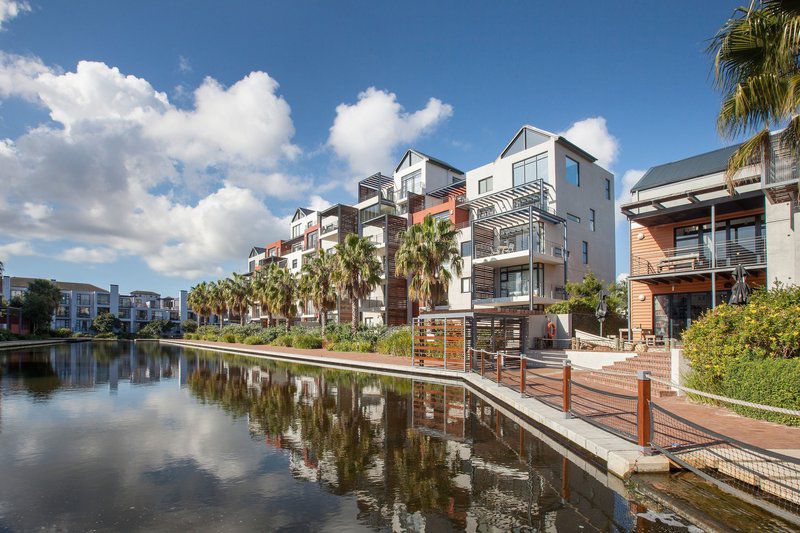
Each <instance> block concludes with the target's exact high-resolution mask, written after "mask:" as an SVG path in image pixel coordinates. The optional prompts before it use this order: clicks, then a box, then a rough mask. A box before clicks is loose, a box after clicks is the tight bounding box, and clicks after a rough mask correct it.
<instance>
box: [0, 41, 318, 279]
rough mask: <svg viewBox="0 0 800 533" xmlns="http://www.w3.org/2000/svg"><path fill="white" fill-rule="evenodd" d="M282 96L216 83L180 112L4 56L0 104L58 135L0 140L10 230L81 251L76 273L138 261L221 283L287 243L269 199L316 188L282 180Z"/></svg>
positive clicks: (271, 89) (96, 77) (151, 93)
mask: <svg viewBox="0 0 800 533" xmlns="http://www.w3.org/2000/svg"><path fill="white" fill-rule="evenodd" d="M277 90H278V83H277V82H276V81H275V80H273V79H272V78H271V77H270V76H269V75H268V74H266V73H263V72H252V73H250V74H249V75H248V76H246V77H245V78H243V79H241V80H239V81H238V82H236V83H234V84H233V85H232V86H230V87H228V88H225V87H223V86H222V85H220V84H219V83H218V82H217V81H215V80H213V79H211V78H207V79H206V80H204V81H203V83H202V84H201V85H200V87H198V88H197V89H196V90H195V91H194V106H193V107H192V108H190V109H178V108H176V107H175V106H173V105H172V103H171V102H170V101H169V99H168V97H167V95H166V94H165V93H162V92H159V91H157V90H156V89H155V88H154V87H153V86H152V85H151V84H150V83H149V82H148V81H147V80H145V79H143V78H139V77H136V76H131V75H125V74H123V73H122V72H120V71H119V69H117V68H113V67H109V66H108V65H106V64H104V63H97V62H89V61H82V62H80V63H79V64H78V65H77V67H76V69H75V70H74V71H72V72H66V73H61V72H60V71H59V70H58V69H55V68H51V67H48V66H45V65H44V64H43V63H42V62H41V61H40V60H39V59H37V58H31V57H22V56H14V55H10V54H4V53H2V52H0V97H12V96H13V97H20V98H24V99H27V100H29V101H32V102H35V103H37V104H39V105H41V106H43V107H44V108H45V109H46V110H47V111H48V112H49V114H50V117H51V118H52V120H53V121H54V122H55V123H56V124H42V125H39V126H36V127H33V128H31V129H30V130H29V131H27V132H26V133H25V134H23V135H21V136H20V137H18V138H16V139H5V140H0V182H2V183H3V187H4V190H3V196H2V198H0V227H3V228H4V229H6V234H7V235H8V236H10V237H13V238H16V239H19V240H20V241H25V242H27V241H29V240H31V239H34V240H36V239H39V240H47V241H59V240H63V239H69V240H71V241H75V242H76V244H77V246H75V247H74V248H71V249H69V250H67V251H66V252H65V255H64V257H65V258H66V259H67V260H80V261H86V262H105V261H113V260H114V259H116V258H117V257H118V256H119V255H131V254H133V255H139V256H141V257H142V258H143V260H145V261H146V262H147V264H148V265H149V266H150V267H151V268H153V269H154V270H156V271H158V272H161V273H164V274H168V275H179V276H184V277H189V278H193V277H197V276H200V275H202V274H204V273H217V272H219V271H220V268H221V266H220V263H221V262H224V261H228V260H231V259H234V258H239V257H241V255H242V253H243V250H247V249H249V247H250V246H251V245H252V243H253V242H264V241H265V240H270V239H272V238H273V237H276V238H277V236H279V235H280V234H281V233H282V232H283V230H284V226H282V225H280V224H279V221H280V219H279V218H278V217H275V216H274V215H273V214H272V213H271V211H270V209H269V208H268V207H267V205H265V204H264V202H263V197H264V196H265V195H273V196H277V195H281V196H287V195H294V196H296V197H301V196H302V195H303V194H304V192H305V191H307V190H308V189H309V188H310V187H311V185H312V181H311V180H308V179H301V178H297V177H294V176H291V175H289V174H286V173H283V172H282V171H281V169H280V165H281V164H283V163H284V162H286V161H288V160H291V159H292V158H294V157H295V156H297V154H298V153H299V148H298V147H297V146H295V145H294V144H292V142H291V141H292V137H293V135H294V125H293V123H292V119H291V109H290V107H289V105H288V104H287V103H286V101H285V100H284V99H283V98H282V97H281V96H280V95H279V94H278V93H277ZM9 228H10V229H9ZM17 249H19V248H17Z"/></svg>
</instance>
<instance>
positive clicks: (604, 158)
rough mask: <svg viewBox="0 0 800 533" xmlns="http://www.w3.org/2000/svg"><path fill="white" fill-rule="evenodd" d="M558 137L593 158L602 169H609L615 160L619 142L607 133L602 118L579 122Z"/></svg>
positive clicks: (606, 127) (604, 121)
mask: <svg viewBox="0 0 800 533" xmlns="http://www.w3.org/2000/svg"><path fill="white" fill-rule="evenodd" d="M559 135H561V136H563V137H566V138H567V139H569V140H570V142H572V143H574V144H576V145H578V146H580V147H581V148H583V149H584V150H586V151H587V152H589V153H590V154H592V155H593V156H595V157H596V158H597V164H598V165H600V166H601V167H603V168H606V169H608V168H611V166H612V165H613V164H614V162H615V161H616V160H617V155H618V154H619V141H618V140H617V138H616V137H614V136H613V135H611V133H609V131H608V126H607V125H606V119H605V118H603V117H593V118H587V119H584V120H579V121H578V122H575V123H574V124H573V125H572V126H570V127H569V129H567V131H564V132H561V133H560V134H559Z"/></svg>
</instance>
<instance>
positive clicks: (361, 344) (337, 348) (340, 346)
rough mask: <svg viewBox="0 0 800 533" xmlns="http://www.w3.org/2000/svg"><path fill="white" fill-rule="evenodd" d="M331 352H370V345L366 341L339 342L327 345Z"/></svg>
mask: <svg viewBox="0 0 800 533" xmlns="http://www.w3.org/2000/svg"><path fill="white" fill-rule="evenodd" d="M328 350H330V351H332V352H371V351H373V350H372V343H370V342H368V341H355V340H354V341H339V342H335V343H333V344H329V345H328Z"/></svg>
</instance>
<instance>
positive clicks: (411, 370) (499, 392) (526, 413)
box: [160, 339, 670, 478]
mask: <svg viewBox="0 0 800 533" xmlns="http://www.w3.org/2000/svg"><path fill="white" fill-rule="evenodd" d="M160 342H161V343H164V344H169V345H175V346H184V347H190V348H200V349H205V350H214V351H217V352H223V353H225V352H227V353H233V354H241V355H247V356H255V357H260V358H264V359H273V358H274V359H280V360H287V361H293V362H298V363H305V364H312V365H315V366H325V367H334V368H342V367H345V368H350V369H352V370H356V371H361V372H369V373H374V374H393V375H402V376H407V377H408V376H418V377H424V378H428V379H430V378H433V379H436V380H437V381H438V380H447V381H458V382H462V383H465V384H467V385H469V386H470V388H474V389H477V390H479V391H480V392H482V393H483V394H486V395H487V396H490V397H492V398H494V399H495V400H497V401H499V402H501V403H503V404H505V405H507V406H509V407H510V408H511V409H512V410H513V411H515V412H516V413H517V414H519V415H520V416H522V417H525V418H528V419H530V420H532V421H533V422H535V423H537V424H539V425H540V426H543V427H544V428H546V429H547V430H549V431H551V432H553V433H555V434H557V435H558V436H560V437H561V438H564V439H566V440H568V441H570V442H571V443H573V444H574V445H575V446H577V447H578V448H580V449H582V450H584V451H586V452H588V453H589V454H591V455H592V456H594V457H597V458H598V459H600V460H601V461H603V462H604V463H605V465H606V469H607V470H608V472H610V473H612V474H614V475H616V476H618V477H620V478H624V477H626V476H628V475H630V474H632V473H637V472H638V473H652V472H669V469H670V465H669V460H668V459H667V458H666V457H664V456H661V455H652V456H650V455H645V454H644V453H642V451H641V450H640V449H639V447H638V446H637V445H636V444H633V443H631V442H628V441H626V440H624V439H622V438H620V437H618V436H616V435H613V434H611V433H608V432H607V431H604V430H602V429H600V428H598V427H595V426H593V425H591V424H589V423H588V422H585V421H584V420H581V419H579V418H564V413H562V412H561V411H557V410H556V409H553V408H552V407H549V406H547V405H545V404H543V403H541V402H539V401H537V400H535V399H533V398H523V397H521V396H520V395H519V393H516V392H514V391H512V390H511V389H509V388H507V387H502V386H500V385H497V384H496V383H494V382H492V381H489V380H488V379H484V378H481V377H480V376H478V375H477V374H471V373H470V374H467V373H464V372H458V371H454V370H440V369H433V368H421V367H411V366H408V365H392V364H385V363H383V364H382V363H374V362H365V361H354V360H352V359H340V358H335V357H331V358H324V359H321V358H319V357H315V356H311V355H299V354H291V353H285V352H279V351H273V350H257V349H248V348H240V347H227V346H219V345H214V344H205V343H202V342H196V341H183V340H166V339H164V340H161V341H160Z"/></svg>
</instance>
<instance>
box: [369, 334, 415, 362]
mask: <svg viewBox="0 0 800 533" xmlns="http://www.w3.org/2000/svg"><path fill="white" fill-rule="evenodd" d="M376 349H377V351H378V352H379V353H385V354H390V355H396V356H400V357H411V328H409V327H402V328H397V329H395V330H393V331H391V332H390V333H389V334H387V335H386V336H385V337H383V338H382V339H380V340H379V341H378V343H377V345H376Z"/></svg>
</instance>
